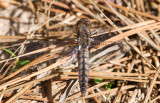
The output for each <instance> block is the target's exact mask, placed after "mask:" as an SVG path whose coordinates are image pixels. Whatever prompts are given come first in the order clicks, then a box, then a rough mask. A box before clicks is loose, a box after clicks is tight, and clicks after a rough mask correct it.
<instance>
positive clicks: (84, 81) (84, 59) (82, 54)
mask: <svg viewBox="0 0 160 103" xmlns="http://www.w3.org/2000/svg"><path fill="white" fill-rule="evenodd" d="M78 59H79V62H78V69H79V84H80V88H81V93H82V95H83V96H84V95H85V93H86V90H87V87H88V76H89V50H88V48H81V50H80V51H79V58H78Z"/></svg>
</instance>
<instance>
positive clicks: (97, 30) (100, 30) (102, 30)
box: [91, 28, 110, 36]
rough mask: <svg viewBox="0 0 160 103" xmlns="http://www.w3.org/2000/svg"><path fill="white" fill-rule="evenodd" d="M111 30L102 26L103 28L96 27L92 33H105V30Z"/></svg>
mask: <svg viewBox="0 0 160 103" xmlns="http://www.w3.org/2000/svg"><path fill="white" fill-rule="evenodd" d="M109 31H110V30H109V29H102V28H101V29H96V30H94V31H92V32H91V35H92V36H93V35H95V34H97V33H103V32H109Z"/></svg>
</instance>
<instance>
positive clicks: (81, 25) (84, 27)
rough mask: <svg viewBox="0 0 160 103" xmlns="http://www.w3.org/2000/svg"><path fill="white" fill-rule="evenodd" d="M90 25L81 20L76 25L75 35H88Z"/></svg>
mask: <svg viewBox="0 0 160 103" xmlns="http://www.w3.org/2000/svg"><path fill="white" fill-rule="evenodd" d="M90 29H91V23H90V21H89V20H88V19H86V18H81V19H80V20H79V21H78V22H77V24H76V32H77V34H78V35H79V34H87V35H90V34H91V32H90Z"/></svg>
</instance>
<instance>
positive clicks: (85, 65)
mask: <svg viewBox="0 0 160 103" xmlns="http://www.w3.org/2000/svg"><path fill="white" fill-rule="evenodd" d="M103 31H104V30H103ZM74 32H75V33H76V34H77V35H76V37H77V47H76V52H75V53H76V56H77V60H78V72H79V86H80V90H81V94H82V96H85V95H86V90H87V87H88V81H89V79H88V76H89V68H90V65H89V54H90V51H89V50H90V46H91V45H92V46H93V45H95V44H98V43H99V42H102V40H100V41H97V40H93V38H92V35H95V34H96V33H98V32H102V31H100V30H99V31H91V22H90V21H89V20H88V19H86V18H81V19H80V20H78V21H77V23H76V28H75V31H74ZM74 57H75V56H74Z"/></svg>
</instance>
